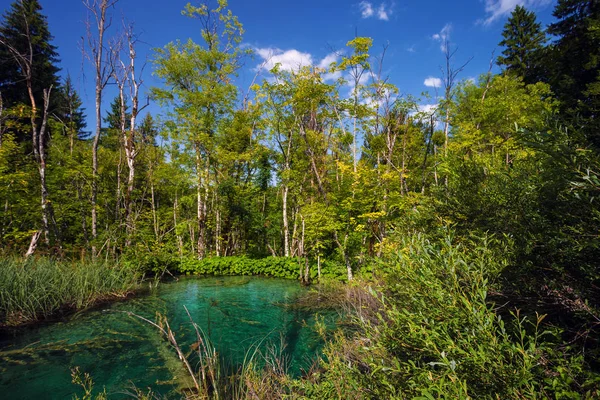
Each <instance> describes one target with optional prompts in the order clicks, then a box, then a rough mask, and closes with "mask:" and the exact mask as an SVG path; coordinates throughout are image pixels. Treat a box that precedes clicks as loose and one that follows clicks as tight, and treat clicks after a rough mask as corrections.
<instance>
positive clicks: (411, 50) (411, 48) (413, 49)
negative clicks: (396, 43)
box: [406, 45, 417, 53]
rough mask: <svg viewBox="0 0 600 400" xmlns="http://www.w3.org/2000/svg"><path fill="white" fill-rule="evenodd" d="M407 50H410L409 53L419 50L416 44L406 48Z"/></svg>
mask: <svg viewBox="0 0 600 400" xmlns="http://www.w3.org/2000/svg"><path fill="white" fill-rule="evenodd" d="M406 51H408V52H409V53H415V52H416V51H417V50H416V49H415V46H414V45H413V46H410V47H409V48H407V49H406Z"/></svg>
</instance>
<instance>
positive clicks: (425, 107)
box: [418, 103, 439, 115]
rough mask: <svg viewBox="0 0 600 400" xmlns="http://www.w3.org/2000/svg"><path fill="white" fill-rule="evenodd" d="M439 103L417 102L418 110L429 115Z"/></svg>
mask: <svg viewBox="0 0 600 400" xmlns="http://www.w3.org/2000/svg"><path fill="white" fill-rule="evenodd" d="M438 106H439V104H437V103H436V104H419V106H418V107H419V112H421V113H423V114H428V115H431V114H433V113H434V112H436V110H437V108H438Z"/></svg>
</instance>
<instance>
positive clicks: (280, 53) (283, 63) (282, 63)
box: [254, 47, 342, 81]
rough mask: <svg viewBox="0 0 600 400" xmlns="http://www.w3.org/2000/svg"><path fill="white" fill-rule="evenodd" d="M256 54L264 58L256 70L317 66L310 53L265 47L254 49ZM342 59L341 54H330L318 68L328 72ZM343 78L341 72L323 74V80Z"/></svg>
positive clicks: (322, 60)
mask: <svg viewBox="0 0 600 400" xmlns="http://www.w3.org/2000/svg"><path fill="white" fill-rule="evenodd" d="M254 50H255V52H256V54H258V55H259V56H260V57H261V58H262V60H263V61H262V63H261V64H260V65H258V66H257V67H255V70H256V71H258V70H266V71H270V70H271V69H273V67H275V65H276V64H279V68H281V69H282V70H284V71H296V70H298V69H300V68H301V67H306V66H313V65H315V62H314V57H313V56H312V55H311V54H310V53H303V52H301V51H299V50H296V49H290V50H285V51H284V50H281V49H278V48H274V47H265V48H258V49H254ZM339 58H340V55H339V54H336V53H330V54H327V55H326V56H325V57H323V58H322V59H321V60H320V61H319V62H318V63H317V64H316V66H317V67H319V68H322V69H324V70H325V71H327V70H328V69H329V66H330V65H331V64H332V63H334V62H337V61H338V59H339ZM341 76H342V72H341V71H334V72H325V73H324V74H323V80H325V81H335V80H337V79H339V78H340V77H341Z"/></svg>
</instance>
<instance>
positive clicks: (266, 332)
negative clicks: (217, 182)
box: [0, 277, 321, 399]
mask: <svg viewBox="0 0 600 400" xmlns="http://www.w3.org/2000/svg"><path fill="white" fill-rule="evenodd" d="M301 290H304V289H303V288H302V287H301V286H300V285H299V284H298V283H297V282H293V281H286V280H279V279H267V278H258V277H210V278H189V279H181V280H180V281H179V282H173V283H167V284H162V285H160V286H159V288H158V290H156V291H155V292H153V293H151V294H148V295H145V296H141V297H138V298H134V299H131V300H127V301H125V302H120V303H115V304H112V305H110V306H106V307H103V308H102V309H100V310H93V311H88V312H84V313H81V314H79V315H75V316H74V317H72V318H70V319H69V320H67V321H64V322H56V323H53V324H50V325H47V326H42V327H39V328H36V329H32V330H28V331H25V332H21V333H20V334H19V335H18V337H16V338H9V339H8V340H3V341H1V342H0V398H2V399H44V398H57V399H64V398H71V397H72V395H73V394H78V395H82V392H81V390H80V389H79V388H78V387H77V386H75V385H73V384H72V383H71V368H72V367H74V366H79V367H80V370H81V371H82V372H88V373H89V374H90V375H91V376H92V378H93V380H94V384H95V390H94V392H97V391H100V390H102V388H103V387H105V388H106V391H107V393H108V394H109V398H111V399H112V398H115V399H119V398H127V397H128V395H127V393H128V392H129V393H131V391H132V389H131V388H132V385H135V386H136V387H138V388H140V389H145V388H147V387H152V389H153V390H154V391H155V392H158V393H160V394H162V395H165V396H167V397H169V398H179V397H180V395H179V394H178V391H177V390H178V389H180V388H181V387H185V386H186V385H189V380H188V379H186V376H185V375H186V373H185V371H184V370H183V366H182V363H181V362H180V361H179V360H178V359H177V357H176V354H175V351H174V350H173V349H172V348H171V347H170V346H169V345H168V344H167V342H166V340H165V339H163V338H162V337H161V336H160V334H159V332H158V330H157V329H156V328H155V327H152V326H151V325H150V324H148V323H146V322H143V321H141V320H139V319H137V318H135V317H131V316H129V315H127V314H124V313H122V312H115V311H117V310H120V311H132V312H134V313H136V314H138V315H140V316H143V317H145V318H148V319H150V320H152V321H154V320H155V316H156V312H159V313H161V314H163V315H166V316H167V317H168V319H169V324H170V326H171V329H172V330H173V331H174V332H175V333H176V338H177V341H178V343H179V344H180V347H181V348H182V350H183V351H184V352H187V351H188V350H189V349H190V345H191V344H192V343H193V342H194V339H195V333H194V331H193V327H192V325H191V323H190V321H189V317H188V316H187V314H186V312H185V309H184V307H183V306H186V307H187V309H188V310H189V312H190V314H191V315H192V317H193V319H194V321H195V322H196V323H197V324H198V325H200V326H201V327H202V329H203V330H204V331H205V333H207V334H208V335H209V337H210V339H211V341H212V342H213V344H214V345H215V347H216V349H217V351H218V353H219V354H220V356H221V358H222V360H224V362H226V363H229V364H231V365H236V364H240V363H241V362H242V361H243V359H244V356H245V355H246V352H247V351H248V349H250V348H251V347H252V346H253V345H255V344H256V343H259V342H261V341H262V342H261V343H262V345H261V348H262V349H265V348H266V346H269V345H271V346H272V345H276V346H279V344H280V343H281V342H282V341H283V342H284V343H285V344H286V346H285V348H284V354H285V357H286V358H287V359H288V360H289V364H288V365H289V371H290V372H291V373H292V374H299V373H300V372H301V370H302V369H305V368H308V367H309V366H310V363H311V360H313V359H314V358H315V355H316V354H317V353H318V351H319V349H320V345H321V342H320V340H319V337H318V335H317V334H316V333H315V331H314V330H313V329H312V327H313V326H314V315H312V314H310V313H306V312H301V311H296V310H290V309H288V308H286V307H285V306H284V305H285V304H286V303H289V302H290V301H291V300H292V299H293V296H294V295H296V294H297V293H298V292H299V291H301ZM107 309H108V310H109V311H104V310H107Z"/></svg>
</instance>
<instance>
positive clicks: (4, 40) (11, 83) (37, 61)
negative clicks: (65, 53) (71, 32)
mask: <svg viewBox="0 0 600 400" xmlns="http://www.w3.org/2000/svg"><path fill="white" fill-rule="evenodd" d="M41 11H42V7H41V5H40V3H39V2H38V0H17V1H15V2H14V3H12V5H11V7H10V9H9V10H8V11H7V12H6V13H5V14H4V15H3V18H2V23H1V24H0V91H1V92H2V96H3V98H4V100H5V103H6V104H5V105H6V106H8V107H10V106H13V105H15V104H19V103H23V104H29V97H28V94H27V87H26V83H25V81H24V80H23V77H22V71H21V69H20V67H19V65H18V63H17V62H16V61H15V59H14V57H13V55H12V54H11V51H10V50H9V47H8V46H11V47H13V48H14V50H16V51H17V52H19V53H20V54H28V53H29V38H28V36H29V37H30V38H31V45H32V47H33V49H32V50H33V52H32V54H33V55H34V57H33V63H32V78H33V80H32V87H33V93H34V96H35V98H36V102H37V103H38V104H42V103H43V91H44V89H47V88H49V87H51V86H53V87H54V88H57V87H58V85H59V78H58V72H59V71H60V68H58V67H57V66H56V65H57V64H58V62H59V59H58V53H57V52H56V46H54V45H52V44H51V42H52V40H53V37H52V35H51V34H50V31H49V30H48V21H47V20H46V17H45V16H44V15H43V14H42V13H41ZM50 109H51V110H52V109H54V107H53V104H51V106H50Z"/></svg>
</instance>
